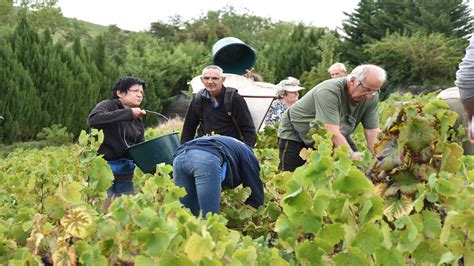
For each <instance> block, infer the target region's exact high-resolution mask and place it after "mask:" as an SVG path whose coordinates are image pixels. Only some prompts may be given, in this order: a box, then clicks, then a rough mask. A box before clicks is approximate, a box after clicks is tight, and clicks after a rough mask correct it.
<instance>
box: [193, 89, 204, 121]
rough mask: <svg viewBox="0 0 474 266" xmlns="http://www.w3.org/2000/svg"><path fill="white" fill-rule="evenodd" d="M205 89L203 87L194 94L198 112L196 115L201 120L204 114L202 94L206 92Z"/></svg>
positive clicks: (195, 109) (195, 106)
mask: <svg viewBox="0 0 474 266" xmlns="http://www.w3.org/2000/svg"><path fill="white" fill-rule="evenodd" d="M204 90H205V89H201V90H199V91H198V92H197V93H196V96H194V111H195V112H196V116H197V117H198V118H199V121H201V122H202V121H203V114H202V109H203V107H202V97H203V96H202V95H203V94H204Z"/></svg>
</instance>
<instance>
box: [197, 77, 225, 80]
mask: <svg viewBox="0 0 474 266" xmlns="http://www.w3.org/2000/svg"><path fill="white" fill-rule="evenodd" d="M202 79H203V80H210V79H212V80H219V79H221V78H220V77H202Z"/></svg>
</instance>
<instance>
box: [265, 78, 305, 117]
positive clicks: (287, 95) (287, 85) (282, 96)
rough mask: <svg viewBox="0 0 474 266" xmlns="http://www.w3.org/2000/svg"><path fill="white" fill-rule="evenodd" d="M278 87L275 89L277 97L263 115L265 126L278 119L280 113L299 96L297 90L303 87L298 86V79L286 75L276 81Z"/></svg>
mask: <svg viewBox="0 0 474 266" xmlns="http://www.w3.org/2000/svg"><path fill="white" fill-rule="evenodd" d="M278 86H280V88H279V89H278V91H277V95H278V99H276V100H274V101H273V102H272V105H271V106H270V109H269V110H268V112H267V115H266V116H265V120H264V124H265V126H270V125H273V124H275V123H276V122H279V121H280V117H281V114H283V112H285V111H286V110H287V109H288V108H290V107H291V106H292V105H293V104H294V103H295V102H296V101H297V100H298V98H299V91H300V90H302V89H304V88H303V87H300V81H299V80H297V79H295V78H293V77H287V78H286V79H284V80H282V81H280V83H278Z"/></svg>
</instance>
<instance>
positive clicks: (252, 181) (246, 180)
mask: <svg viewBox="0 0 474 266" xmlns="http://www.w3.org/2000/svg"><path fill="white" fill-rule="evenodd" d="M247 152H248V154H242V158H241V160H240V175H241V179H242V185H243V186H244V187H250V189H251V190H252V192H251V193H250V196H249V197H248V198H247V200H246V201H245V204H249V205H250V206H252V207H254V208H258V207H259V206H260V205H262V204H263V201H264V193H263V183H262V180H260V166H259V164H258V160H257V158H256V157H255V154H254V153H253V152H252V150H250V149H248V151H247Z"/></svg>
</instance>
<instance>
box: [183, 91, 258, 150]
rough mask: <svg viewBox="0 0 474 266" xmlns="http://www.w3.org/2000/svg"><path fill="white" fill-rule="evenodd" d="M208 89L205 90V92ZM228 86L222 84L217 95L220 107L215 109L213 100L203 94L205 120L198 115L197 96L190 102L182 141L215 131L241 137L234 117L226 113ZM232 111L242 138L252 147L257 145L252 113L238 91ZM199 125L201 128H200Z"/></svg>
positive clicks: (237, 137)
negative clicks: (225, 104) (225, 95)
mask: <svg viewBox="0 0 474 266" xmlns="http://www.w3.org/2000/svg"><path fill="white" fill-rule="evenodd" d="M205 91H206V90H204V92H205ZM225 91H226V87H225V86H222V90H221V91H220V92H219V93H218V95H217V102H218V103H219V107H217V109H214V107H213V106H212V103H211V100H210V99H208V98H207V97H206V96H202V97H201V100H202V104H201V106H202V109H203V110H202V115H203V117H202V118H203V121H200V118H199V117H198V115H197V112H196V110H195V105H196V104H195V103H194V101H195V100H196V96H194V97H193V98H192V100H191V103H190V104H189V108H188V112H187V113H186V117H185V119H184V124H183V131H182V132H181V143H184V142H186V141H189V140H192V139H194V137H195V135H196V130H197V135H198V136H199V137H201V136H204V135H210V134H212V133H213V132H215V133H217V134H219V135H224V136H229V137H234V138H236V139H241V137H240V134H239V129H238V128H236V126H235V124H234V122H233V121H232V118H231V117H230V116H229V115H228V114H227V113H226V110H225V107H224V94H225ZM232 110H233V111H232V113H233V115H232V116H233V117H234V118H235V120H236V122H237V124H238V125H239V126H240V130H241V131H242V134H243V137H244V139H241V140H242V141H243V142H245V143H246V144H247V145H249V146H250V147H253V146H255V143H256V141H257V135H256V131H255V126H254V125H253V120H252V115H251V114H250V111H249V108H248V106H247V103H246V102H245V99H244V98H243V97H242V96H241V95H240V94H238V93H235V95H234V98H233V101H232ZM198 126H199V128H198Z"/></svg>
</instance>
